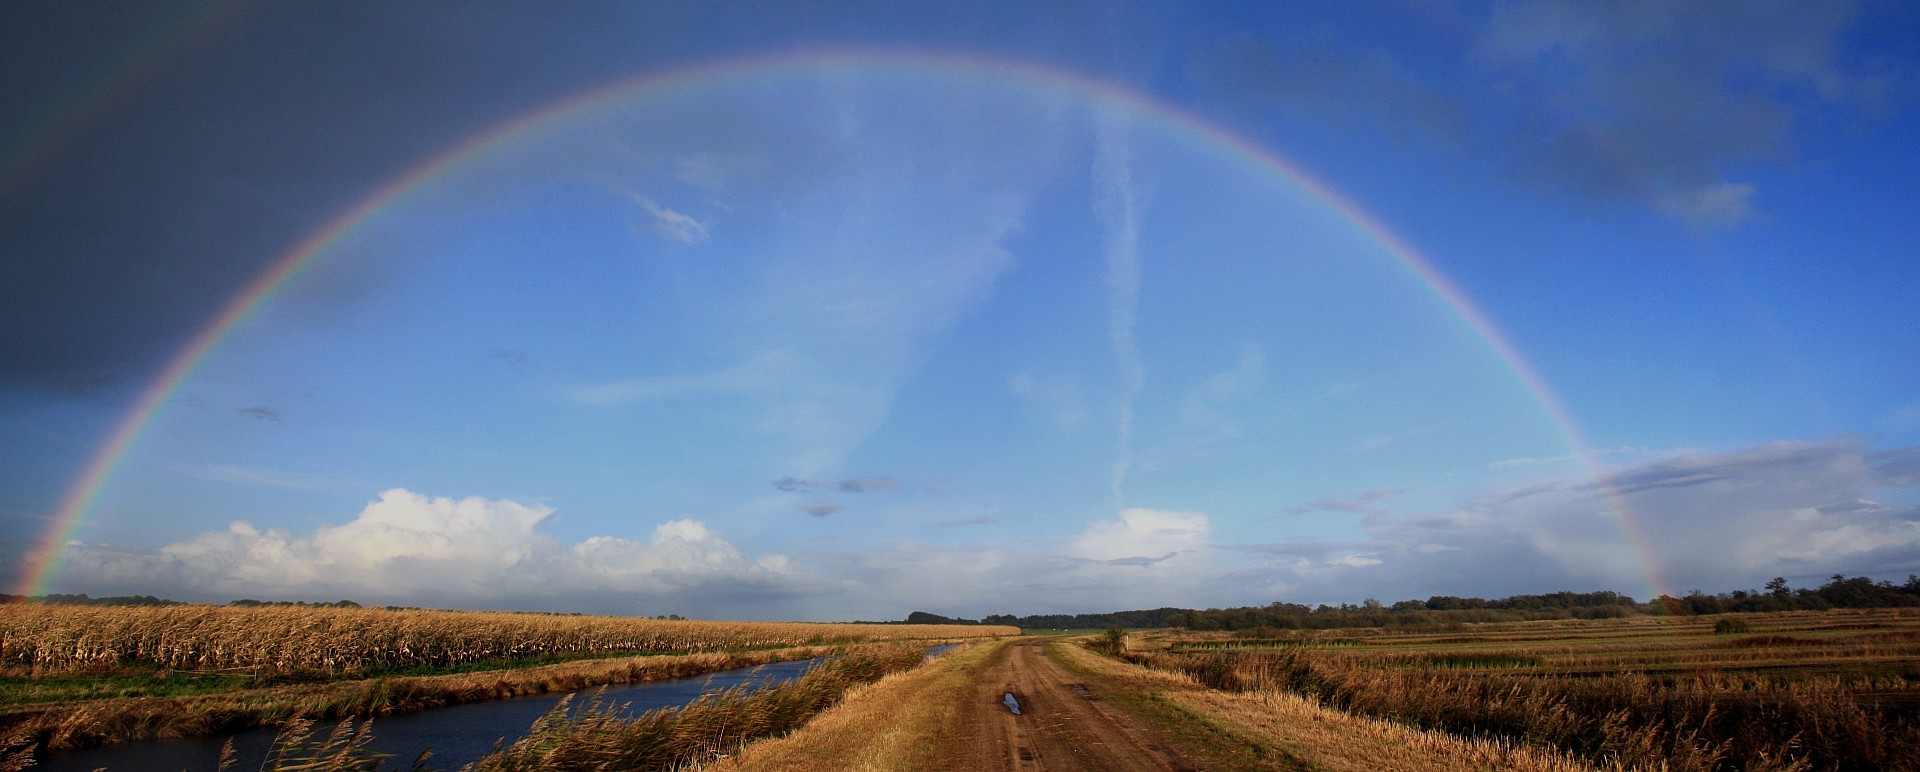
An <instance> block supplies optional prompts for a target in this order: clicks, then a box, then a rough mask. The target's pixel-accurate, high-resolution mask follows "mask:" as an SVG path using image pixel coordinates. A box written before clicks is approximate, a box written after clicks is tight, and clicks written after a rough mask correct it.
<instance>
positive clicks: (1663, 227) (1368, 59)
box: [0, 0, 1920, 620]
mask: <svg viewBox="0 0 1920 772" xmlns="http://www.w3.org/2000/svg"><path fill="white" fill-rule="evenodd" d="M1916 33H1920V10H1917V9H1915V8H1914V7H1913V6H1912V5H1911V4H1904V3H1893V2H1887V3H1849V2H1832V3H1798V2H1753V3H1742V4H1726V3H1714V2H1670V1H1667V0H1630V1H1628V2H1617V3H1604V4H1592V3H1583V2H1571V1H1562V0H1542V1H1540V2H1526V3H1518V2H1514V3H1509V2H1492V3H1480V2H1464V3H1430V2H1417V1H1414V0H1406V1H1404V2H1403V1H1400V0H1379V2H1369V3H1300V4H1282V3H1194V4H1175V3H1155V4H1136V3H1101V2H1064V1H1063V2H1050V3H994V2H986V3H956V4H942V5H939V6H920V4H898V3H859V2H848V3H805V4H795V3H776V2H768V3H754V2H747V3H731V4H713V3H698V2H688V3H678V2H661V3H612V2H576V3H560V4H555V3H488V4H480V5H473V4H456V3H446V2H422V3H408V4H402V5H394V4H390V3H379V2H360V1H358V0H350V1H348V2H325V3H321V2H297V3H273V4H265V3H246V2H233V1H231V0H220V1H217V2H173V3H120V2H102V3H68V2H43V1H40V0H31V1H28V2H11V3H6V4H4V6H0V105H5V109H3V110H0V277H4V281H0V427H4V431H0V468H4V469H5V470H6V473H5V474H4V475H3V476H0V567H3V568H4V569H5V573H6V574H7V575H8V577H9V578H8V580H7V582H8V589H7V591H8V592H14V593H31V594H40V593H45V592H65V593H79V592H84V593H89V594H92V595H96V596H101V595H124V594H151V595H159V596H163V597H169V598H174V599H179V600H192V601H208V602H225V601H227V600H232V599H236V598H247V597H251V598H261V599H280V600H337V599H342V598H350V599H354V600H356V601H359V602H362V603H367V604H396V605H418V606H430V607H445V608H501V609H535V610H553V611H581V612H595V613H614V614H644V615H659V614H669V613H674V614H682V615H685V616H690V617H696V618H708V619H726V618H733V619H807V620H847V619H898V618H902V617H903V616H904V615H905V614H906V613H907V612H908V611H912V610H926V611H931V612H934V613H941V614H947V615H954V616H966V617H978V616H981V615H985V614H1033V613H1062V612H1098V611H1110V610H1117V609H1132V608H1153V607H1159V606H1182V607H1198V608H1207V607H1226V606H1238V605H1265V604H1268V603H1273V602H1277V601H1280V602H1293V603H1308V604H1314V603H1336V604H1337V603H1343V602H1359V601H1361V600H1362V599H1364V598H1378V599H1381V600H1385V601H1388V602H1391V601H1394V600H1399V599H1404V598H1425V597H1428V596H1430V595H1462V596H1482V597H1500V596H1506V595H1512V594H1519V593H1539V592H1551V591H1557V590H1574V591H1591V590H1601V589H1607V590H1614V591H1619V592H1623V593H1626V594H1629V595H1632V596H1634V597H1636V598H1640V599H1646V598H1650V597H1652V596H1653V595H1655V594H1657V593H1670V594H1680V593H1684V592H1688V591H1691V590H1704V591H1707V592H1720V591H1726V590H1731V589H1742V588H1753V587H1758V586H1760V585H1761V584H1762V583H1764V582H1766V581H1767V580H1768V579H1770V578H1772V577H1775V576H1783V577H1786V578H1788V579H1789V581H1790V583H1792V584H1793V585H1794V586H1807V585H1811V584H1818V583H1819V582H1821V581H1824V580H1825V579H1826V577H1828V576H1830V575H1832V574H1836V573H1840V574H1846V575H1849V576H1856V575H1861V576H1869V577H1873V578H1875V579H1886V580H1893V581H1904V580H1905V579H1906V577H1907V576H1908V575H1909V574H1910V573H1914V572H1920V334H1916V330H1920V299H1916V296H1920V257H1917V256H1920V229H1916V228H1915V227H1914V224H1915V216H1914V214H1913V212H1914V208H1913V207H1914V204H1913V202H1914V201H1916V200H1920V130H1916V127H1920V111H1917V110H1916V106H1917V105H1920V66H1917V65H1920V34H1916Z"/></svg>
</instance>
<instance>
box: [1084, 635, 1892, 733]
mask: <svg viewBox="0 0 1920 772" xmlns="http://www.w3.org/2000/svg"><path fill="white" fill-rule="evenodd" d="M1132 638H1133V640H1131V641H1130V642H1129V645H1128V646H1127V647H1126V649H1125V650H1124V651H1122V652H1121V653H1120V656H1121V657H1122V658H1124V659H1126V660H1128V661H1131V662H1134V663H1136V664H1142V665H1146V666H1149V667H1153V668H1158V669H1164V670H1171V671H1175V672H1179V673H1183V674H1186V675H1189V676H1191V677H1193V678H1194V679H1196V680H1197V681H1199V682H1200V683H1202V684H1205V685H1207V686H1209V687H1212V688H1214V689H1216V690H1220V691H1226V692H1255V693H1258V692H1273V693H1289V694H1293V695H1298V696H1302V697H1306V698H1308V699H1311V700H1313V701H1315V702H1317V703H1319V704H1321V705H1323V706H1326V707H1330V708H1335V709H1338V710H1342V711H1346V712H1348V713H1352V714H1356V715H1360V716H1368V717H1376V718H1384V719H1390V720H1392V721H1395V722H1399V723H1402V724H1406V725H1409V726H1413V727H1417V728H1423V729H1430V730H1437V731H1443V732H1447V733H1451V734H1455V735H1462V736H1471V737H1486V738H1496V739H1500V740H1502V741H1506V742H1512V743H1522V744H1527V745H1532V746H1535V747H1540V748H1543V749H1551V750H1554V751H1557V752H1560V753H1564V754H1567V755H1568V756H1570V757H1572V758H1575V759H1580V760H1583V761H1585V762H1587V763H1592V764H1596V765H1600V766H1624V767H1628V768H1657V767H1664V768H1668V769H1675V770H1683V769H1701V770H1705V769H1913V768H1920V727H1917V726H1916V708H1920V614H1915V613H1914V612H1913V611H1912V610H1877V611H1835V612H1796V613H1785V614H1754V615H1732V614H1729V615H1716V616H1710V617H1683V618H1670V617H1641V618H1632V619H1621V620H1606V621H1555V622H1525V623H1502V624H1487V625H1453V626H1446V627H1441V628H1438V629H1431V630H1418V631H1387V630H1383V629H1364V630H1327V631H1316V632H1312V633H1286V632H1279V631H1255V632H1252V633H1249V634H1241V635H1230V634H1224V633H1187V634H1182V633H1178V632H1171V633H1168V632H1163V633H1155V634H1150V635H1144V636H1132Z"/></svg>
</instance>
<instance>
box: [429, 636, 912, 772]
mask: <svg viewBox="0 0 1920 772" xmlns="http://www.w3.org/2000/svg"><path fill="white" fill-rule="evenodd" d="M925 659H926V655H925V653H924V650H923V649H921V648H918V647H897V648H892V647H890V648H886V649H880V650H869V651H863V652H858V653H853V654H847V655H844V656H840V657H835V658H833V659H830V660H827V661H826V662H823V663H821V664H819V665H816V666H814V667H813V668H811V669H809V670H808V671H807V673H806V674H805V675H803V676H801V677H800V678H798V679H796V680H793V681H789V682H786V683H784V684H781V685H779V686H774V687H770V688H765V689H761V690H759V691H755V692H752V693H751V694H749V693H748V692H747V691H746V690H745V688H744V687H734V688H733V689H729V690H727V691H724V692H719V693H715V694H710V695H707V696H705V697H702V698H701V699H699V700H696V701H695V702H693V703H690V704H688V705H686V706H684V707H681V708H663V709H658V710H652V711H648V712H646V713H644V714H642V715H641V716H639V717H638V718H633V719H629V718H625V717H623V715H622V713H623V711H622V706H620V705H618V704H614V703H609V702H606V701H604V700H601V699H599V698H595V699H594V700H593V701H592V702H590V703H588V704H587V705H586V706H584V707H582V708H579V709H574V708H572V707H571V706H569V705H567V704H566V703H565V702H563V703H562V704H560V705H558V706H556V707H555V708H554V709H553V710H551V711H549V712H548V713H547V715H546V716H544V717H542V718H541V719H540V720H539V721H538V722H536V723H535V724H534V725H533V730H532V732H531V733H529V734H528V735H527V736H526V737H525V738H522V739H521V740H519V741H518V742H515V743H514V744H513V745H511V746H509V747H506V748H502V749H499V750H497V751H495V752H494V753H493V754H491V755H489V756H486V757H485V758H482V759H480V760H479V761H476V762H474V763H473V764H471V765H469V766H468V767H467V768H466V769H468V770H472V771H473V772H509V771H516V772H517V771H519V770H526V771H528V772H531V771H533V770H554V769H559V770H616V769H617V770H644V769H675V768H681V767H684V766H686V765H689V764H696V763H700V762H704V761H710V760H712V759H714V758H716V757H718V756H719V755H721V754H724V753H727V752H729V751H731V750H732V749H734V748H736V747H738V746H739V745H741V744H742V743H745V742H747V741H749V740H753V739H757V738H761V737H770V736H775V735H781V734H785V733H787V732H790V731H793V730H794V729H796V728H798V727H799V726H800V725H801V724H804V723H806V721H807V720H808V719H810V718H812V717H813V716H814V714H816V713H819V712H820V711H822V710H825V709H827V708H828V707H830V706H832V705H833V704H834V703H836V702H838V701H839V699H840V697H841V695H842V694H844V693H845V692H846V691H847V689H849V688H851V687H853V686H855V685H858V684H864V683H871V682H873V681H878V680H880V678H881V677H882V676H885V675H887V674H888V673H893V672H897V671H901V670H907V669H909V668H912V667H915V666H917V665H919V664H920V663H921V662H923V661H925Z"/></svg>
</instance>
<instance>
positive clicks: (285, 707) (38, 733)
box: [0, 644, 882, 748]
mask: <svg viewBox="0 0 1920 772" xmlns="http://www.w3.org/2000/svg"><path fill="white" fill-rule="evenodd" d="M879 645H882V644H866V645H864V646H867V647H870V646H879ZM861 648H863V647H862V646H853V647H844V646H838V647H827V646H802V647H793V648H786V649H771V650H761V651H750V652H732V653H728V652H711V653H701V654H686V655H667V656H654V657H628V658H622V659H603V660H586V661H577V662H567V663H561V664H556V665H546V666H541V667H529V668H521V669H513V670H498V671H490V672H484V673H462V674H455V675H445V676H426V677H397V678H373V679H363V680H357V681H344V682H331V683H320V684H303V685H295V686H281V687H273V688H267V689H253V690H246V691H241V692H230V693H220V694H208V695H197V696H186V697H168V698H145V699H111V700H94V701H88V702H81V703H62V704H53V705H29V706H14V707H12V708H9V709H7V710H6V711H5V712H0V737H11V738H15V739H14V742H15V743H20V742H26V743H30V744H33V745H36V746H38V747H43V748H78V747H86V746H90V745H98V744H102V743H111V742H127V741H135V740H151V739H159V738H170V737H193V736H202V735H210V734H220V733H225V732H233V731H238V730H242V729H249V728H253V727H260V726H279V725H282V724H285V723H286V722H287V721H289V720H290V719H292V718H293V717H295V716H304V717H308V718H322V719H324V718H335V717H341V716H381V715H391V714H395V713H408V712H412V711H417V710H426V709H429V708H437V707H444V706H447V705H456V704H461V703H468V702H481V701H486V700H495V699H503V698H507V697H517V696H522V695H529V694H544V693H550V692H563V691H575V690H579V689H586V688H591V687H594V686H601V685H610V684H625V683H636V682H640V681H652V680H657V679H662V678H675V677H680V676H691V675H700V674H703V673H710V672H714V671H716V670H728V669H732V668H739V667H752V666H754V665H764V664H768V663H771V662H784V661H789V660H795V659H809V658H813V657H820V656H826V655H829V654H835V653H844V652H848V651H858V650H860V649H861Z"/></svg>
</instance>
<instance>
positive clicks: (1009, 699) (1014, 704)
mask: <svg viewBox="0 0 1920 772" xmlns="http://www.w3.org/2000/svg"><path fill="white" fill-rule="evenodd" d="M1000 701H1001V702H1003V703H1005V704H1006V706H1007V710H1011V711H1013V714H1014V715H1016V716H1018V715H1020V701H1019V700H1016V699H1014V698H1013V692H1007V694H1006V696H1005V697H1001V698H1000Z"/></svg>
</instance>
